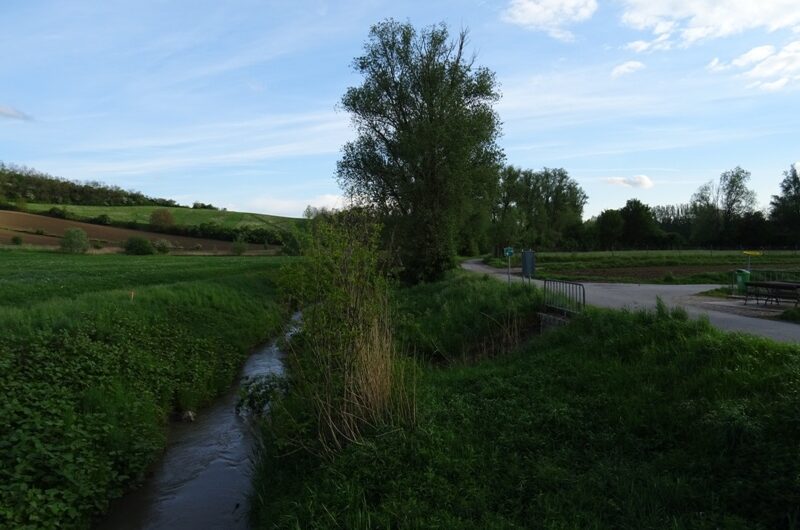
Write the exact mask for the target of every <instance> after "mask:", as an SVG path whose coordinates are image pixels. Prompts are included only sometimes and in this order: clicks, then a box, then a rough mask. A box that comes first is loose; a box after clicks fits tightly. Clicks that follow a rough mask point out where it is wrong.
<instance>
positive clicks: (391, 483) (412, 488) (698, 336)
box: [256, 278, 800, 529]
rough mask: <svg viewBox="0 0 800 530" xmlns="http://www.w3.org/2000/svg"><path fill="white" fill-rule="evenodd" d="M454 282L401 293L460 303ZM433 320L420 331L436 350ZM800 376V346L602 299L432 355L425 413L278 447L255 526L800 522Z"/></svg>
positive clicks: (265, 475) (445, 329) (422, 404)
mask: <svg viewBox="0 0 800 530" xmlns="http://www.w3.org/2000/svg"><path fill="white" fill-rule="evenodd" d="M459 281H461V280H460V279H458V278H456V279H450V280H448V282H446V284H452V282H455V283H458V282H459ZM473 281H476V282H479V281H480V280H478V279H475V280H473ZM467 285H468V286H469V288H470V289H472V288H474V287H475V286H474V285H472V284H471V282H467ZM489 285H490V286H491V287H492V289H490V290H491V291H492V292H494V291H495V290H497V289H500V288H503V287H506V286H502V285H500V284H498V283H491V284H489ZM450 287H452V285H442V286H422V287H419V288H415V289H414V290H411V291H409V292H408V293H404V294H402V295H400V296H408V297H410V298H413V297H414V296H419V297H421V298H428V297H429V296H431V295H432V294H435V292H437V291H438V293H439V296H440V298H439V299H438V301H437V302H436V303H437V304H441V303H442V302H443V301H444V300H445V298H446V299H448V300H449V301H450V303H452V304H453V305H456V304H458V303H459V302H461V301H462V299H463V298H464V297H463V291H462V290H461V289H455V288H453V289H450ZM445 293H448V294H445ZM491 296H493V295H491ZM434 305H435V304H434V303H433V302H432V303H431V307H434ZM416 314H417V315H418V316H420V317H422V319H423V322H420V323H419V325H420V326H426V325H427V324H425V322H427V320H428V319H429V315H427V314H426V312H425V311H419V312H417V313H416ZM444 314H445V315H447V314H451V313H447V312H445V313H444ZM452 314H455V313H452ZM458 314H461V315H465V316H466V315H470V314H472V315H474V316H473V318H474V319H475V321H477V319H478V318H479V317H478V316H477V315H479V314H480V312H478V311H472V312H470V311H464V312H463V313H458ZM409 318H412V319H413V316H412V317H409ZM454 318H456V317H454ZM458 318H459V319H461V317H458ZM460 324H461V326H462V329H467V330H469V328H470V327H471V326H472V325H474V321H472V322H471V321H468V320H461V322H460ZM425 329H426V332H425V333H419V334H416V335H414V334H405V336H406V337H414V336H418V337H426V339H425V340H423V341H422V344H420V346H419V347H420V348H421V349H424V348H426V347H427V346H426V344H429V343H430V340H429V337H428V336H429V335H430V334H434V333H435V332H436V328H434V327H433V326H431V327H430V328H425ZM439 329H440V330H441V333H442V334H443V336H442V337H440V338H439V339H438V340H437V341H436V342H437V343H438V344H442V345H444V344H447V345H448V346H447V347H456V348H458V343H457V341H455V339H453V341H452V342H451V341H450V340H449V339H448V336H450V335H452V334H453V331H452V330H454V329H456V326H453V327H449V326H448V325H447V323H445V324H444V325H442V326H441V327H440V328H439ZM799 384H800V349H798V348H797V347H796V346H790V345H783V344H777V343H775V342H771V341H769V340H764V339H757V338H753V337H749V336H745V335H740V334H727V333H723V332H720V331H717V330H716V329H714V328H712V327H711V326H710V325H709V324H708V323H707V322H705V321H690V320H688V319H687V318H686V316H685V314H683V313H682V312H669V311H666V310H665V309H663V308H661V309H660V310H659V311H657V312H649V313H645V312H641V313H628V312H612V311H600V310H595V311H591V312H589V313H588V314H587V315H585V316H583V317H581V318H579V319H578V320H577V321H575V322H573V323H572V324H571V325H570V326H568V327H566V328H563V329H561V330H558V331H555V332H551V333H548V334H547V335H545V336H541V337H538V338H535V339H534V340H532V341H530V342H528V343H526V344H525V345H524V346H522V347H521V348H518V349H516V350H515V351H509V352H507V354H506V355H501V356H494V357H492V358H489V359H485V360H483V361H480V362H477V363H455V364H452V365H446V366H441V365H438V366H437V365H432V364H423V365H421V367H420V375H419V379H418V381H417V423H416V426H415V427H413V428H405V429H393V430H382V431H378V432H375V433H373V434H372V436H370V437H369V438H367V439H366V440H365V441H364V442H363V443H361V444H357V445H352V446H350V447H348V448H346V449H345V450H344V451H343V452H342V453H341V454H339V455H338V456H337V458H335V459H334V460H332V461H321V460H315V459H309V458H307V457H305V456H304V455H303V454H302V453H294V454H291V455H285V454H282V453H281V452H280V450H275V449H276V448H275V447H270V446H269V445H267V455H268V457H265V458H264V459H263V461H262V469H261V474H260V475H259V487H258V490H257V491H258V495H259V500H260V502H261V503H262V504H261V508H260V510H259V511H258V512H257V514H256V515H257V517H258V527H259V528H476V529H478V528H481V529H482V528H518V527H531V526H533V527H544V528H637V529H638V528H664V527H674V528H770V527H771V528H775V527H778V528H795V527H797V526H798V522H800V502H798V500H800V447H798V445H797V440H798V438H800V422H798V420H797V410H798V408H800V394H798V392H797V388H798V385H799ZM267 443H268V444H269V443H270V440H269V439H268V440H267ZM269 455H271V456H269Z"/></svg>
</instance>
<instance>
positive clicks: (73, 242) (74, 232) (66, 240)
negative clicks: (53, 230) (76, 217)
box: [61, 228, 89, 254]
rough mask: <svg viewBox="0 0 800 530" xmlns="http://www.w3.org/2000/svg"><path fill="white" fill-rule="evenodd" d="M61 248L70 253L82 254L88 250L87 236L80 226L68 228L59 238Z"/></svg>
mask: <svg viewBox="0 0 800 530" xmlns="http://www.w3.org/2000/svg"><path fill="white" fill-rule="evenodd" d="M61 250H63V251H64V252H69V253H71V254H82V253H84V252H86V251H87V250H89V236H87V235H86V232H84V231H83V230H81V229H80V228H69V229H67V231H66V232H64V237H63V238H62V239H61Z"/></svg>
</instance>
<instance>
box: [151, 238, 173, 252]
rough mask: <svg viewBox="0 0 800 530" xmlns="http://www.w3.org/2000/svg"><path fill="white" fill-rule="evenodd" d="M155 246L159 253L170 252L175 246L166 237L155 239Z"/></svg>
mask: <svg viewBox="0 0 800 530" xmlns="http://www.w3.org/2000/svg"><path fill="white" fill-rule="evenodd" d="M153 248H154V249H156V252H158V253H159V254H169V251H170V250H172V249H173V246H172V243H170V242H169V241H167V240H166V239H156V240H155V241H153Z"/></svg>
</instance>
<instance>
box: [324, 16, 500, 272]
mask: <svg viewBox="0 0 800 530" xmlns="http://www.w3.org/2000/svg"><path fill="white" fill-rule="evenodd" d="M466 46H467V32H466V31H462V32H461V33H459V34H458V35H457V36H456V37H455V38H452V39H451V36H450V33H449V31H448V29H447V27H446V26H445V25H443V24H440V25H435V26H430V27H427V28H424V29H422V30H417V29H415V28H414V27H413V26H412V25H411V24H408V23H399V22H397V21H394V20H387V21H384V22H381V23H379V24H377V25H375V26H373V27H372V29H371V31H370V34H369V38H368V40H367V42H366V44H365V46H364V55H363V56H361V57H358V58H357V59H356V60H355V61H354V64H353V66H354V68H355V71H356V72H357V73H359V74H361V76H362V78H363V81H362V83H361V85H359V86H357V87H351V88H349V89H348V90H347V92H346V93H345V95H344V97H343V98H342V106H343V107H344V109H345V110H347V111H348V112H349V113H350V114H351V117H352V122H353V124H354V126H355V129H356V131H357V133H358V136H357V138H356V139H355V140H353V141H352V142H349V143H347V144H346V145H345V146H344V148H343V154H342V158H341V160H340V161H339V164H338V169H337V174H338V179H339V182H340V184H341V185H342V187H343V188H344V190H345V192H346V193H347V195H348V196H349V197H350V198H351V199H352V200H353V201H354V202H356V203H360V204H362V205H367V206H370V207H372V208H375V209H376V210H377V211H378V212H380V213H381V214H382V215H383V216H384V218H385V221H384V222H385V224H386V226H387V227H388V228H389V229H390V230H392V231H394V232H395V233H396V237H394V239H393V240H394V241H395V242H396V244H397V247H398V250H399V255H400V258H401V260H402V267H403V269H404V272H405V274H406V276H407V277H409V278H410V279H414V280H432V279H436V278H438V277H440V276H441V275H442V273H443V272H444V271H445V270H447V269H448V268H451V267H452V266H453V265H454V257H455V255H456V251H457V250H458V246H459V242H460V241H459V240H460V239H463V238H461V237H460V236H462V235H463V234H462V231H461V225H462V224H464V223H466V222H467V221H468V220H470V222H472V223H474V222H475V221H480V220H481V218H484V219H488V216H489V214H490V207H491V204H490V203H491V201H492V200H493V198H494V197H495V195H496V190H497V172H498V170H499V163H500V162H501V160H502V158H503V155H502V152H501V150H500V148H499V147H498V145H497V143H496V140H497V137H498V134H499V131H500V127H499V120H498V116H497V114H496V113H495V111H494V109H493V107H492V106H493V104H494V103H495V102H496V101H497V100H498V98H499V94H498V92H497V88H496V82H495V77H494V74H493V73H492V72H491V71H489V70H488V69H486V68H483V67H479V66H476V65H475V64H474V63H475V60H474V56H468V55H467V52H466Z"/></svg>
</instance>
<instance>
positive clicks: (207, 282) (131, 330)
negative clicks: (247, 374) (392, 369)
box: [0, 251, 285, 528]
mask: <svg viewBox="0 0 800 530" xmlns="http://www.w3.org/2000/svg"><path fill="white" fill-rule="evenodd" d="M282 261H284V260H283V259H281V258H232V257H174V256H146V257H133V256H122V255H101V256H86V255H62V254H56V253H46V252H25V251H3V252H0V278H2V279H1V280H0V329H2V330H3V334H2V335H0V527H3V528H54V527H60V528H85V527H87V526H88V525H89V522H90V520H91V518H92V516H93V514H96V513H99V512H102V511H103V510H104V509H105V508H106V506H107V502H108V500H109V499H110V498H113V497H116V496H119V495H121V494H122V492H123V491H124V490H125V489H126V488H127V487H129V486H130V485H131V484H133V483H135V482H136V481H137V480H139V479H140V478H141V477H142V475H143V473H144V472H145V470H146V469H147V467H148V466H149V465H150V464H151V463H152V462H153V461H154V459H156V458H157V457H158V454H159V452H160V451H161V449H162V448H163V446H164V443H165V421H166V419H167V418H168V416H169V415H170V413H171V412H173V411H175V410H182V409H195V408H197V407H200V406H202V405H203V404H204V403H206V402H208V401H209V400H210V399H212V398H213V397H214V396H216V395H217V394H219V393H220V392H222V391H224V390H225V389H227V388H228V386H229V385H230V383H231V381H232V380H233V378H234V376H235V374H236V372H237V371H238V368H239V366H240V364H241V362H242V361H243V360H244V358H245V357H246V355H247V353H248V351H249V350H250V349H251V348H252V347H253V346H255V345H257V344H259V343H261V342H262V341H264V340H265V339H266V338H267V337H268V336H269V335H272V334H274V333H276V332H277V330H278V329H279V327H280V325H281V323H282V321H283V318H284V316H285V315H284V312H283V310H282V309H281V308H280V307H279V306H278V305H277V304H276V303H274V301H273V300H274V283H273V278H274V276H275V275H276V274H277V270H278V268H279V267H280V265H281V263H282Z"/></svg>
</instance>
